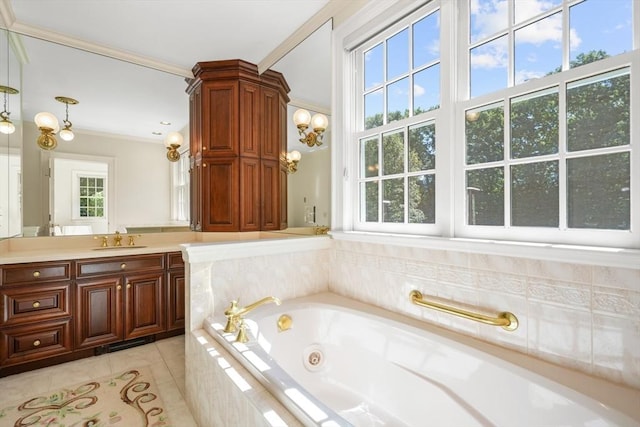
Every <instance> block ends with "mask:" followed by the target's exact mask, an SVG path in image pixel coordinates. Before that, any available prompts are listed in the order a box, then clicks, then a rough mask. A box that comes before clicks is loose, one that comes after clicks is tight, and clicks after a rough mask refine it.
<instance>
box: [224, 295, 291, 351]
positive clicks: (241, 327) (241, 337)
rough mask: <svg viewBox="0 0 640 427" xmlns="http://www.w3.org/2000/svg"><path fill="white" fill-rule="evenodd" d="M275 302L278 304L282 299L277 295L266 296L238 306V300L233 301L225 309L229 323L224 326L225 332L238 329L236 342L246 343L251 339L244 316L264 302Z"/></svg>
mask: <svg viewBox="0 0 640 427" xmlns="http://www.w3.org/2000/svg"><path fill="white" fill-rule="evenodd" d="M271 302H272V303H275V304H276V305H280V304H281V301H280V299H278V298H276V297H266V298H262V299H261V300H258V301H256V302H254V303H251V304H249V305H247V306H246V307H242V308H240V307H238V300H233V301H231V304H230V305H229V308H227V309H226V310H225V311H224V315H225V316H226V317H227V324H226V326H225V327H224V329H223V331H224V332H227V333H228V332H235V331H238V336H237V337H236V342H242V343H245V342H247V341H249V338H248V337H247V334H246V331H245V329H246V325H245V323H244V318H243V316H244V315H245V314H247V313H248V312H250V311H251V310H253V309H255V308H257V307H260V306H261V305H264V304H269V303H271Z"/></svg>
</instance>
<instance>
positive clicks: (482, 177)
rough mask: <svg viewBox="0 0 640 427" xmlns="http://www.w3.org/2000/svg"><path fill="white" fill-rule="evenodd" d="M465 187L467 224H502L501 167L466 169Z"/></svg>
mask: <svg viewBox="0 0 640 427" xmlns="http://www.w3.org/2000/svg"><path fill="white" fill-rule="evenodd" d="M466 188H467V209H468V217H467V223H468V224H469V225H504V172H503V170H502V168H489V169H478V170H471V171H467V186H466Z"/></svg>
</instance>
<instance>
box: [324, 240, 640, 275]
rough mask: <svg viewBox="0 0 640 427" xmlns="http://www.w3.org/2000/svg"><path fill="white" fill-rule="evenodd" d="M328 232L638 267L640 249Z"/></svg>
mask: <svg viewBox="0 0 640 427" xmlns="http://www.w3.org/2000/svg"><path fill="white" fill-rule="evenodd" d="M329 234H331V236H332V238H333V239H335V240H344V241H352V242H361V243H374V244H383V245H396V246H409V247H417V248H428V249H440V250H446V251H459V252H468V253H481V254H489V255H499V256H510V257H518V258H529V259H538V260H546V261H557V262H572V263H580V264H589V265H599V266H606V267H622V268H634V269H637V268H639V266H640V250H638V249H625V248H607V247H596V246H577V245H563V244H551V243H530V242H515V241H514V242H512V241H506V240H485V239H467V238H446V237H432V236H417V235H409V234H406V235H405V234H390V233H374V232H361V231H331V232H330V233H329Z"/></svg>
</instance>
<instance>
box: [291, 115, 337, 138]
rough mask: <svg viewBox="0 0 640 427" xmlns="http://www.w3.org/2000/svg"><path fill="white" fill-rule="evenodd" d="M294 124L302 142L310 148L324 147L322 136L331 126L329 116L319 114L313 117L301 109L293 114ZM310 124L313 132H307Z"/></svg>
mask: <svg viewBox="0 0 640 427" xmlns="http://www.w3.org/2000/svg"><path fill="white" fill-rule="evenodd" d="M293 122H294V123H295V124H296V127H297V128H298V133H299V134H300V136H301V137H302V138H300V142H302V143H303V144H307V146H308V147H313V146H314V145H318V146H319V145H322V134H323V133H324V131H325V130H326V129H327V126H328V125H329V119H327V116H325V115H324V114H320V113H318V114H314V115H313V117H311V114H310V113H309V112H308V111H307V110H305V109H302V108H301V109H299V110H296V112H295V113H293ZM310 124H311V129H313V131H311V132H307V129H308V128H309V125H310Z"/></svg>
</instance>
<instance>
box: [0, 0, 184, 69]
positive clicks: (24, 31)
mask: <svg viewBox="0 0 640 427" xmlns="http://www.w3.org/2000/svg"><path fill="white" fill-rule="evenodd" d="M0 17H1V18H2V23H3V25H4V28H5V29H7V30H9V31H11V32H13V33H16V34H21V35H24V36H29V37H35V38H37V39H41V40H46V41H50V42H53V43H57V44H61V45H64V46H68V47H72V48H75V49H80V50H84V51H86V52H91V53H95V54H98V55H103V56H107V57H109V58H113V59H118V60H121V61H125V62H129V63H132V64H136V65H141V66H143V67H147V68H152V69H154V70H158V71H163V72H165V73H169V74H175V75H177V76H182V77H187V78H193V73H192V72H191V70H190V69H185V68H182V67H179V66H177V65H173V64H167V63H165V62H161V61H157V60H155V59H152V58H149V57H146V56H142V55H137V54H134V53H131V52H125V51H121V50H118V49H113V48H110V47H108V46H104V45H100V44H97V43H92V42H88V41H86V40H82V39H78V38H75V37H70V36H67V35H64V34H60V33H57V32H55V31H50V30H46V29H44V28H39V27H36V26H31V25H26V24H23V23H21V22H18V21H16V18H15V15H14V13H13V8H12V7H11V0H0Z"/></svg>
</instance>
